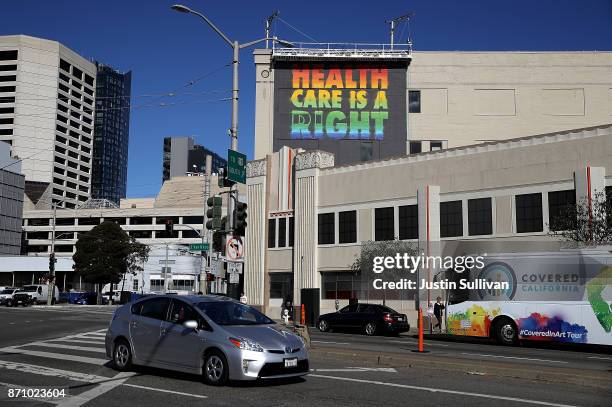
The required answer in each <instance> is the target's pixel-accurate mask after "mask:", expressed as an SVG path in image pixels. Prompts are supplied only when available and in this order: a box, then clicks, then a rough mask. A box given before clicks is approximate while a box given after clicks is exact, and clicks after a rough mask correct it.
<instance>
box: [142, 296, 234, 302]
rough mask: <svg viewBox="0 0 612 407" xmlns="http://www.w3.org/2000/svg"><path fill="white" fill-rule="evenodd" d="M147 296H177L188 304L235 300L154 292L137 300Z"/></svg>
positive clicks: (231, 299) (222, 297)
mask: <svg viewBox="0 0 612 407" xmlns="http://www.w3.org/2000/svg"><path fill="white" fill-rule="evenodd" d="M149 298H179V299H181V300H183V301H185V302H188V303H190V304H197V303H200V302H225V301H232V302H236V300H234V299H233V298H230V297H226V296H223V295H176V294H156V295H148V296H146V297H143V298H139V301H140V300H141V299H142V300H145V299H149Z"/></svg>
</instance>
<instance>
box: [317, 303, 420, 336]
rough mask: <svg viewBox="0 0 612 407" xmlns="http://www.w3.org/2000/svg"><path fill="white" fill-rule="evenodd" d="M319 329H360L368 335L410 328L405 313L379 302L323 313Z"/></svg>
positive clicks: (404, 330)
mask: <svg viewBox="0 0 612 407" xmlns="http://www.w3.org/2000/svg"><path fill="white" fill-rule="evenodd" d="M317 326H318V327H319V331H321V332H327V331H329V330H330V329H340V330H342V329H347V330H349V329H358V330H361V331H362V332H365V333H366V334H367V335H376V334H399V333H401V332H407V331H409V330H410V324H408V317H407V316H406V315H405V314H400V313H399V312H397V311H395V310H393V309H391V308H389V307H387V306H384V305H379V304H350V305H347V306H346V307H344V308H342V309H341V310H339V311H337V312H332V313H330V314H324V315H321V316H320V317H319V318H318V320H317Z"/></svg>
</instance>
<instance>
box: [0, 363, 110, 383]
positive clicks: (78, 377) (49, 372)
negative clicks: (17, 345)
mask: <svg viewBox="0 0 612 407" xmlns="http://www.w3.org/2000/svg"><path fill="white" fill-rule="evenodd" d="M0 369H7V370H16V371H18V372H21V373H28V374H37V375H41V376H52V377H59V378H62V379H68V380H75V381H80V382H91V381H94V380H106V379H108V377H104V376H98V375H95V374H89V373H81V372H73V371H69V370H62V369H56V368H53V367H47V366H40V365H31V364H29V363H21V362H11V361H7V360H0Z"/></svg>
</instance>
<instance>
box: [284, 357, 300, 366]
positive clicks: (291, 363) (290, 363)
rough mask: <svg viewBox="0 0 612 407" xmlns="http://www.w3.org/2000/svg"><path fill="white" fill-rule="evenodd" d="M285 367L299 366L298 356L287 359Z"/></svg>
mask: <svg viewBox="0 0 612 407" xmlns="http://www.w3.org/2000/svg"><path fill="white" fill-rule="evenodd" d="M285 367H297V358H292V359H285Z"/></svg>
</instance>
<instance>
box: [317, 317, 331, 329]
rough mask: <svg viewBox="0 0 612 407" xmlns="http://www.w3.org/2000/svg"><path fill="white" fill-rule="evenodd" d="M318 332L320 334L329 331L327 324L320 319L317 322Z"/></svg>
mask: <svg viewBox="0 0 612 407" xmlns="http://www.w3.org/2000/svg"><path fill="white" fill-rule="evenodd" d="M319 331H321V332H328V331H329V323H328V322H327V321H326V320H324V319H322V320H320V321H319Z"/></svg>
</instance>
